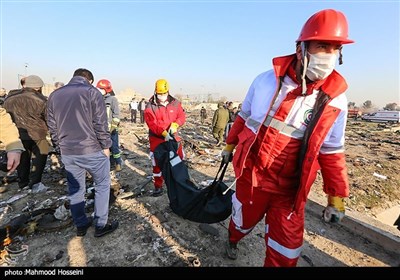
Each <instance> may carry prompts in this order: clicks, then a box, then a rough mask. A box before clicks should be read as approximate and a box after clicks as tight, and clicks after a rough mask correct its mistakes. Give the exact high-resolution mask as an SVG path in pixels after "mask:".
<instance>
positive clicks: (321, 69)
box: [306, 52, 338, 81]
mask: <svg viewBox="0 0 400 280" xmlns="http://www.w3.org/2000/svg"><path fill="white" fill-rule="evenodd" d="M309 56H310V63H308V66H307V71H306V76H307V77H308V78H309V79H310V80H311V81H318V80H323V79H325V78H326V77H328V76H329V75H330V74H331V73H332V71H333V69H335V65H336V61H337V58H338V53H337V52H335V53H332V54H331V53H316V54H310V53H309Z"/></svg>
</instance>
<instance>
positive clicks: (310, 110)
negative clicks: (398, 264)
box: [222, 9, 354, 266]
mask: <svg viewBox="0 0 400 280" xmlns="http://www.w3.org/2000/svg"><path fill="white" fill-rule="evenodd" d="M353 42H354V41H352V40H349V39H348V26H347V20H346V17H345V16H344V14H343V13H341V12H339V11H336V10H331V9H327V10H322V11H319V12H317V13H315V14H314V15H312V16H311V17H310V18H309V19H308V20H307V22H306V23H305V24H304V26H303V29H302V30H301V32H300V36H299V37H298V39H297V40H296V53H295V54H292V55H288V56H283V57H277V58H274V59H273V61H272V63H273V70H270V71H267V72H264V73H262V74H260V75H259V76H257V77H256V78H255V80H254V81H253V83H252V84H251V86H250V88H249V90H248V93H247V96H246V97H245V100H244V102H243V106H242V110H241V111H240V113H239V115H238V117H237V118H236V120H235V123H234V125H233V127H232V129H231V131H230V133H229V135H228V138H227V141H226V142H227V145H226V147H225V148H224V150H223V151H222V156H223V159H224V161H225V162H226V161H228V160H230V159H231V156H232V151H233V149H234V148H235V146H236V153H235V154H234V156H233V167H234V171H235V176H236V180H237V182H236V193H235V195H234V196H233V197H232V202H233V209H232V210H233V211H232V213H233V214H232V216H231V220H230V224H229V242H228V243H227V246H226V253H227V255H228V257H229V258H231V259H236V258H237V256H238V247H237V244H238V242H239V241H240V240H241V239H242V238H243V237H244V236H245V235H246V234H248V233H249V232H250V231H251V230H252V229H253V228H254V226H255V225H256V224H257V223H258V222H259V221H260V220H261V219H262V218H263V217H265V225H266V226H265V229H266V231H265V244H266V256H265V261H264V266H296V264H297V261H298V258H299V256H300V253H301V247H302V244H303V231H304V208H305V204H306V201H307V196H308V193H309V191H310V188H311V185H312V184H313V182H314V180H315V178H316V176H317V171H318V170H319V169H320V170H321V173H322V177H323V181H324V186H323V188H324V191H325V193H327V195H328V206H327V207H326V208H325V211H324V215H323V217H324V219H325V221H327V222H339V221H340V220H341V219H342V218H343V217H344V214H345V208H344V198H345V197H348V195H349V183H348V178H347V169H346V161H345V155H344V138H345V127H346V119H347V99H346V96H345V94H344V92H345V90H346V89H347V84H346V81H345V79H344V78H343V77H342V76H341V75H340V74H339V73H338V72H336V71H335V70H334V68H335V64H336V61H337V60H339V64H341V62H342V46H343V45H344V44H350V43H353Z"/></svg>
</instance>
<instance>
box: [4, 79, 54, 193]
mask: <svg viewBox="0 0 400 280" xmlns="http://www.w3.org/2000/svg"><path fill="white" fill-rule="evenodd" d="M43 85H44V83H43V80H42V79H41V78H40V77H39V76H36V75H30V76H28V77H26V78H25V84H24V88H22V89H20V90H18V91H15V92H14V93H13V94H11V95H9V96H8V97H7V98H6V100H5V101H4V105H3V107H4V109H6V111H7V112H8V113H9V114H10V115H11V118H12V119H13V121H14V123H15V125H16V126H17V128H18V131H19V135H20V138H21V141H22V144H23V145H24V148H25V151H24V152H22V154H21V162H20V164H19V165H18V167H17V171H18V185H19V187H20V188H21V189H22V188H24V187H26V186H28V187H29V188H31V189H32V188H34V189H37V190H40V189H43V187H44V186H43V184H42V174H43V170H44V167H45V166H46V161H47V154H48V153H49V144H48V142H47V139H46V136H47V131H48V130H47V124H46V114H47V112H46V106H47V105H46V102H47V98H46V97H45V96H44V95H43V94H42V87H43Z"/></svg>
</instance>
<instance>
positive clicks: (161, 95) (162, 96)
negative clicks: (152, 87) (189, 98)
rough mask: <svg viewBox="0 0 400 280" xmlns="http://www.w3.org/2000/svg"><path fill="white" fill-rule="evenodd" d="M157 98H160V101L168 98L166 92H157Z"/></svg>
mask: <svg viewBox="0 0 400 280" xmlns="http://www.w3.org/2000/svg"><path fill="white" fill-rule="evenodd" d="M157 98H158V100H160V101H161V102H165V101H167V99H168V92H166V93H164V94H157Z"/></svg>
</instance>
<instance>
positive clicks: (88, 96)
mask: <svg viewBox="0 0 400 280" xmlns="http://www.w3.org/2000/svg"><path fill="white" fill-rule="evenodd" d="M93 80H94V78H93V74H92V72H90V71H89V70H87V69H83V68H79V69H77V70H76V71H75V72H74V75H73V77H72V79H71V80H70V81H69V83H68V84H67V85H65V86H64V87H62V88H59V89H57V90H55V91H54V92H53V93H52V94H51V95H50V97H49V101H48V104H47V109H48V125H49V130H50V135H51V140H52V142H53V145H54V146H55V148H56V150H57V149H58V150H59V151H60V152H61V158H62V162H63V163H64V165H65V170H66V172H67V182H68V190H69V199H70V204H71V206H70V209H71V213H72V218H73V220H74V223H75V225H76V227H77V235H78V236H84V235H85V234H86V231H87V229H88V228H89V227H90V226H91V225H92V221H91V219H88V218H87V217H86V214H85V201H84V198H85V192H86V184H85V180H86V172H89V174H90V175H91V176H92V178H93V181H94V183H95V207H94V224H95V233H94V236H95V237H100V236H103V235H105V234H107V233H110V232H112V231H114V230H115V229H116V228H117V227H118V222H117V221H113V222H111V223H110V222H108V203H109V199H110V185H111V178H110V160H109V156H110V151H109V148H110V147H111V144H112V143H111V138H110V133H109V132H108V121H107V113H106V106H105V103H104V99H103V97H102V95H101V93H100V92H99V91H98V90H97V89H96V88H95V87H93V86H92V83H93Z"/></svg>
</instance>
